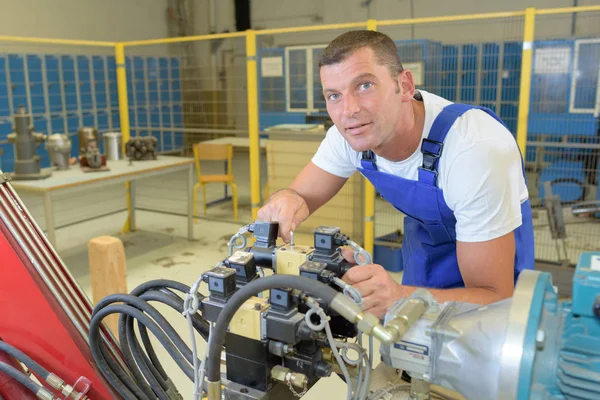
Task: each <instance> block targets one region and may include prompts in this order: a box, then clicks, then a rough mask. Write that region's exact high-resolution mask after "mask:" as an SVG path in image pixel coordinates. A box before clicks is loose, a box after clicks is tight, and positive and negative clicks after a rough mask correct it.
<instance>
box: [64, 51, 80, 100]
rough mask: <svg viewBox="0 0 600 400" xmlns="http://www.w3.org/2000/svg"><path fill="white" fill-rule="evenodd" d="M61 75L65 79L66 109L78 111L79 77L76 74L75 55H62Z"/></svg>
mask: <svg viewBox="0 0 600 400" xmlns="http://www.w3.org/2000/svg"><path fill="white" fill-rule="evenodd" d="M60 61H61V75H62V81H63V88H64V95H65V108H66V111H77V110H78V108H79V107H78V105H77V78H76V76H75V57H74V56H62V57H61V58H60Z"/></svg>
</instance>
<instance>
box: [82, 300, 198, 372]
mask: <svg viewBox="0 0 600 400" xmlns="http://www.w3.org/2000/svg"><path fill="white" fill-rule="evenodd" d="M115 302H123V303H127V304H129V305H131V306H133V307H135V308H137V309H138V310H140V311H143V312H145V313H147V314H148V315H149V316H150V317H152V319H153V320H154V321H156V322H155V323H156V325H157V326H159V327H160V328H161V329H162V330H164V333H163V334H166V336H168V338H169V339H170V341H173V344H174V345H175V347H176V348H177V349H178V350H179V351H180V352H181V354H182V355H183V356H184V357H185V359H186V360H187V361H188V362H189V363H190V364H193V354H192V351H191V350H190V348H189V347H188V345H187V344H186V343H185V342H184V341H183V339H182V338H181V336H179V334H178V333H177V331H176V330H175V329H174V328H173V327H172V326H171V324H169V322H168V321H167V320H166V318H165V317H163V315H162V314H161V313H159V312H158V310H156V309H155V308H154V307H152V306H151V305H150V304H148V303H146V302H145V301H144V300H142V299H140V298H138V297H135V296H131V295H127V294H111V295H109V296H106V297H105V298H103V299H102V300H100V301H99V302H98V304H97V305H96V307H94V311H93V312H92V317H93V316H94V314H95V313H96V312H97V310H99V309H102V308H104V307H106V306H107V305H108V304H111V303H115ZM130 316H132V315H130ZM135 318H136V317H135ZM144 325H146V326H147V324H145V323H144ZM161 332H162V331H161ZM153 333H154V332H153ZM169 343H170V342H169Z"/></svg>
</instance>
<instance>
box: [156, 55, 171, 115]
mask: <svg viewBox="0 0 600 400" xmlns="http://www.w3.org/2000/svg"><path fill="white" fill-rule="evenodd" d="M158 82H159V86H160V96H159V99H160V104H161V105H163V106H165V105H170V104H171V81H170V78H169V59H168V58H166V57H161V58H160V59H159V60H158Z"/></svg>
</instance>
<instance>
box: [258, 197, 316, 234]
mask: <svg viewBox="0 0 600 400" xmlns="http://www.w3.org/2000/svg"><path fill="white" fill-rule="evenodd" d="M309 215H310V212H309V210H308V205H307V204H306V201H305V200H304V198H303V197H302V196H300V195H299V194H298V193H297V192H296V191H295V190H293V189H283V190H279V191H277V192H275V193H273V195H272V196H271V197H270V198H269V201H268V202H267V203H266V204H265V205H264V206H262V208H261V209H260V210H258V220H260V221H268V222H279V236H280V237H281V238H282V239H283V241H284V242H286V243H289V242H290V231H294V230H296V228H297V227H298V226H299V225H300V224H301V223H302V222H304V220H306V219H307V218H308V216H309Z"/></svg>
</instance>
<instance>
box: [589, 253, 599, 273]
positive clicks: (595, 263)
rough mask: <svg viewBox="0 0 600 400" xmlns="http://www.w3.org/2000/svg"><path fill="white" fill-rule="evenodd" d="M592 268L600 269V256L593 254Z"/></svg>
mask: <svg viewBox="0 0 600 400" xmlns="http://www.w3.org/2000/svg"><path fill="white" fill-rule="evenodd" d="M590 264H591V265H590V268H591V269H593V270H594V271H600V256H592V261H591V263H590Z"/></svg>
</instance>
